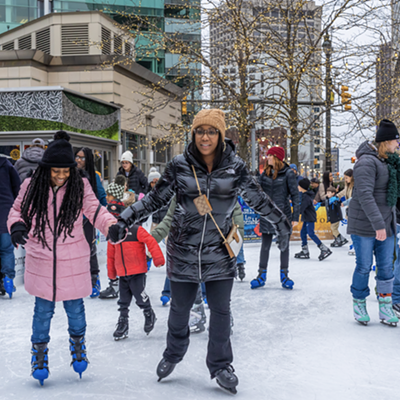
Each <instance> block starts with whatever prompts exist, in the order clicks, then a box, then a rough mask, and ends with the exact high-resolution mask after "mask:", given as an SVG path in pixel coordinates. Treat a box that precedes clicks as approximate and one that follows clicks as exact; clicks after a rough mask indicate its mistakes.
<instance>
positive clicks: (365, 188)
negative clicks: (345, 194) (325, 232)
mask: <svg viewBox="0 0 400 400" xmlns="http://www.w3.org/2000/svg"><path fill="white" fill-rule="evenodd" d="M356 156H357V159H358V161H357V163H356V165H355V167H354V189H353V197H352V199H351V202H350V205H349V209H348V214H349V215H348V225H347V233H348V234H353V235H358V236H365V237H374V236H375V235H376V231H377V230H379V229H386V235H387V236H392V235H393V234H394V232H396V214H395V207H390V206H389V205H388V203H387V187H388V182H389V170H388V167H387V164H386V162H385V161H384V160H383V159H381V158H379V156H378V152H377V150H376V148H374V146H373V145H372V144H371V143H369V142H364V143H363V144H362V145H361V146H360V147H359V148H358V150H357V151H356Z"/></svg>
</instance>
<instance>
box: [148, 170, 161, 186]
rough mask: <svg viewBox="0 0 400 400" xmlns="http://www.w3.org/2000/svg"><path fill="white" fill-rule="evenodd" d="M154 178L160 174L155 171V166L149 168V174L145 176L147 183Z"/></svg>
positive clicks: (159, 176) (158, 177)
mask: <svg viewBox="0 0 400 400" xmlns="http://www.w3.org/2000/svg"><path fill="white" fill-rule="evenodd" d="M154 178H157V179H160V178H161V174H160V173H159V172H158V171H157V168H155V167H152V168H150V172H149V176H148V178H147V179H148V181H149V183H151V182H153V179H154Z"/></svg>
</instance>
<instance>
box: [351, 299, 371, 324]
mask: <svg viewBox="0 0 400 400" xmlns="http://www.w3.org/2000/svg"><path fill="white" fill-rule="evenodd" d="M353 315H354V318H355V320H356V321H357V322H359V323H360V324H361V325H367V324H368V322H369V321H370V318H369V315H368V311H367V301H366V300H365V299H353Z"/></svg>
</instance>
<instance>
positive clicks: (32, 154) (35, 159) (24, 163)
mask: <svg viewBox="0 0 400 400" xmlns="http://www.w3.org/2000/svg"><path fill="white" fill-rule="evenodd" d="M44 149H45V143H44V140H43V139H40V138H36V139H33V140H32V144H31V146H30V147H28V148H27V149H26V150H25V151H24V152H23V153H22V157H21V158H20V159H19V160H17V162H16V163H15V165H14V167H15V169H16V170H17V172H18V175H19V177H20V179H21V183H22V182H23V181H24V180H25V178H27V177H28V176H29V175H30V174H31V173H32V172H34V171H36V168H37V167H38V166H39V161H41V159H42V157H43V153H44Z"/></svg>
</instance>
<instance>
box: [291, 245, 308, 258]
mask: <svg viewBox="0 0 400 400" xmlns="http://www.w3.org/2000/svg"><path fill="white" fill-rule="evenodd" d="M294 258H302V259H308V258H310V252H309V251H308V245H305V246H301V251H300V253H296V254H295V255H294Z"/></svg>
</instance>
